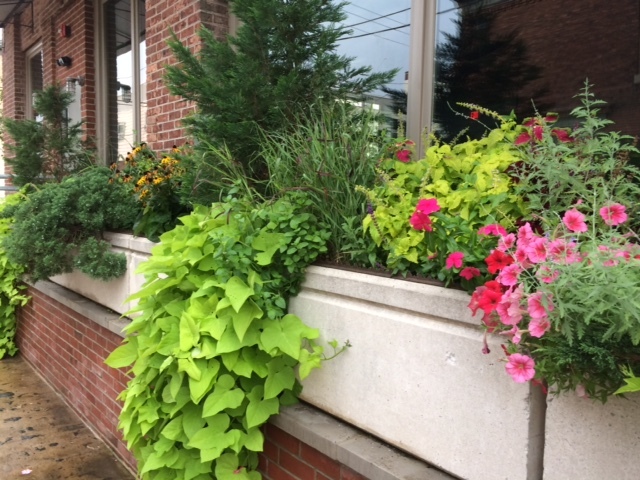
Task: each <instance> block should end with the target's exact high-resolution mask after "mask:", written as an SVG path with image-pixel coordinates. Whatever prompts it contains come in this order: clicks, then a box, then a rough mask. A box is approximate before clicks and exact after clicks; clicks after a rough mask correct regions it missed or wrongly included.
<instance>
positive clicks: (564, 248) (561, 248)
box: [549, 238, 582, 265]
mask: <svg viewBox="0 0 640 480" xmlns="http://www.w3.org/2000/svg"><path fill="white" fill-rule="evenodd" d="M549 257H550V258H551V261H553V262H555V263H559V264H561V265H569V264H571V263H576V262H579V261H581V260H582V257H581V256H580V253H579V252H578V246H577V245H576V243H575V242H567V241H566V240H565V239H563V238H559V239H557V240H554V241H553V242H551V243H550V244H549Z"/></svg>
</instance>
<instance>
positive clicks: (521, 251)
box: [513, 245, 533, 270]
mask: <svg viewBox="0 0 640 480" xmlns="http://www.w3.org/2000/svg"><path fill="white" fill-rule="evenodd" d="M513 257H514V258H515V259H516V262H518V264H519V265H520V266H521V267H522V268H523V269H524V270H527V269H528V268H531V267H532V266H533V263H531V262H530V261H529V257H528V256H527V249H526V248H525V247H523V246H520V245H518V248H516V253H515V254H514V255H513Z"/></svg>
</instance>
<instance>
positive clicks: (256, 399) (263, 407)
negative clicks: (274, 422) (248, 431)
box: [246, 386, 280, 428]
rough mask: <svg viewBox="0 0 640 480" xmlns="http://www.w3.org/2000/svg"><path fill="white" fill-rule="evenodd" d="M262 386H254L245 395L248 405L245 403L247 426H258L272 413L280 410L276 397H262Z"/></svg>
mask: <svg viewBox="0 0 640 480" xmlns="http://www.w3.org/2000/svg"><path fill="white" fill-rule="evenodd" d="M263 392H264V388H263V387H261V386H258V387H254V389H253V390H251V393H250V394H248V395H247V398H248V399H249V405H247V414H246V421H247V428H253V427H259V426H260V425H262V424H264V423H265V422H266V421H267V420H269V418H270V417H271V416H272V415H275V414H276V413H278V412H279V411H280V402H279V401H278V399H277V398H270V399H268V400H263V399H262V394H263Z"/></svg>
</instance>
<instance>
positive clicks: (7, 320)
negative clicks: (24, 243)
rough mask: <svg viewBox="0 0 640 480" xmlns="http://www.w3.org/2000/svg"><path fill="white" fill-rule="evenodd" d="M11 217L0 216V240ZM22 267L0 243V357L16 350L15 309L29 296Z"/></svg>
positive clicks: (7, 202) (11, 200)
mask: <svg viewBox="0 0 640 480" xmlns="http://www.w3.org/2000/svg"><path fill="white" fill-rule="evenodd" d="M18 198H19V197H18V195H12V196H10V197H8V198H7V200H5V202H4V203H3V204H2V206H0V209H2V210H4V209H5V208H6V207H7V206H8V205H10V204H14V203H16V201H18ZM12 223H13V222H12V219H11V218H0V242H2V240H3V239H5V238H6V237H7V235H9V233H10V231H11V224H12ZM23 273H24V268H23V266H22V265H20V264H17V263H14V262H12V261H11V260H9V258H8V255H7V252H6V250H5V249H4V248H3V247H2V246H1V244H0V359H2V358H4V357H6V356H7V355H8V356H13V355H15V354H16V352H17V351H18V347H17V345H16V343H15V336H16V309H17V308H18V307H20V306H24V305H26V304H27V302H28V301H29V297H28V296H26V295H24V294H23V293H21V292H22V290H23V289H24V286H23V284H22V283H21V280H22V274H23Z"/></svg>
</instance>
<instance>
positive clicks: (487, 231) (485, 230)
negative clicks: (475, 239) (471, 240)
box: [478, 223, 507, 237]
mask: <svg viewBox="0 0 640 480" xmlns="http://www.w3.org/2000/svg"><path fill="white" fill-rule="evenodd" d="M478 234H479V235H494V236H496V237H502V236H504V235H506V234H507V231H506V230H505V228H504V227H503V226H502V225H500V224H498V223H493V224H491V225H485V226H484V227H481V228H480V229H479V230H478Z"/></svg>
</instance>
